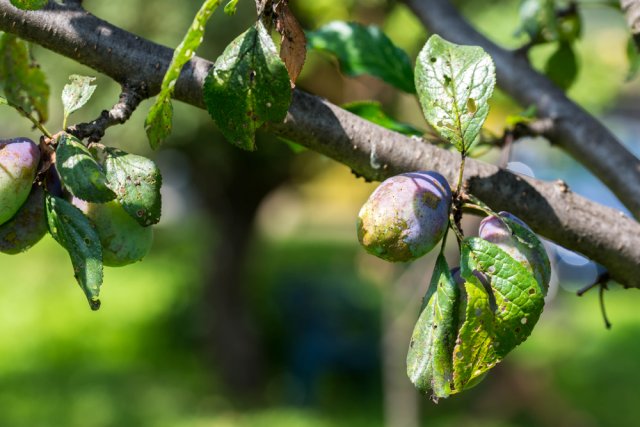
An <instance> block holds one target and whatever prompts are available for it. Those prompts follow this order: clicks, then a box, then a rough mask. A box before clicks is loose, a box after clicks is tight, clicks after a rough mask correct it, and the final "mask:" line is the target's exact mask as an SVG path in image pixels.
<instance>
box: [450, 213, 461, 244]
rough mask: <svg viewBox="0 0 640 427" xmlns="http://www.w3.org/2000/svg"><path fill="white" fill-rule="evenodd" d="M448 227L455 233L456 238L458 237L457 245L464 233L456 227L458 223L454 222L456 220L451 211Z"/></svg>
mask: <svg viewBox="0 0 640 427" xmlns="http://www.w3.org/2000/svg"><path fill="white" fill-rule="evenodd" d="M449 227H450V228H451V229H452V230H453V232H454V233H456V238H457V239H458V245H460V243H461V242H462V241H463V240H464V235H463V234H462V231H460V229H459V228H458V224H456V220H455V217H454V215H453V212H452V213H451V214H449Z"/></svg>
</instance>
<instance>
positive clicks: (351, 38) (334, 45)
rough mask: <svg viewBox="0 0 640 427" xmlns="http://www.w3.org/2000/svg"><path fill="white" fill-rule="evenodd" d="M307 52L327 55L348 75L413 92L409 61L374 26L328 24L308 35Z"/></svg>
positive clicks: (414, 90)
mask: <svg viewBox="0 0 640 427" xmlns="http://www.w3.org/2000/svg"><path fill="white" fill-rule="evenodd" d="M307 43H308V45H309V49H315V50H320V51H325V52H329V53H331V54H333V55H335V56H336V57H337V58H338V61H339V62H340V69H341V70H342V72H343V73H345V74H347V75H348V76H360V75H363V74H370V75H372V76H375V77H378V78H380V79H382V80H384V81H385V82H387V83H389V84H391V85H393V86H395V87H397V88H398V89H400V90H403V91H405V92H408V93H415V92H416V89H415V86H414V81H413V80H414V78H413V70H412V67H411V60H410V59H409V56H408V55H407V54H406V52H405V51H403V50H402V49H400V48H398V47H397V46H395V45H394V44H393V42H392V41H391V40H390V39H389V38H388V37H387V36H386V35H385V34H384V33H383V32H382V31H381V30H380V28H378V27H375V26H369V27H366V26H364V25H361V24H356V23H346V22H341V21H334V22H331V23H329V24H327V25H325V26H324V27H322V28H320V29H318V30H316V31H310V32H307Z"/></svg>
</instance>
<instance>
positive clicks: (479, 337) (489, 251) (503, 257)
mask: <svg viewBox="0 0 640 427" xmlns="http://www.w3.org/2000/svg"><path fill="white" fill-rule="evenodd" d="M460 269H461V270H460V271H461V275H462V277H463V278H464V279H465V280H466V282H465V290H466V294H467V303H466V306H465V307H464V313H465V321H464V323H463V324H462V326H461V327H460V330H459V332H458V339H457V340H456V346H455V348H454V351H453V379H454V386H455V392H456V393H459V392H461V391H463V390H465V389H466V388H469V384H471V383H473V381H474V380H475V379H477V378H479V377H480V376H482V375H483V374H484V373H485V372H486V371H487V370H489V369H490V368H492V367H493V366H495V365H496V364H497V363H499V362H500V361H501V360H502V359H503V358H504V357H505V356H506V355H507V353H509V352H510V351H511V350H513V349H514V348H515V347H516V346H517V345H518V344H520V343H521V342H523V341H524V340H525V339H526V338H527V337H528V336H529V335H530V334H531V331H532V330H533V327H534V326H535V324H536V322H537V321H538V318H539V317H540V314H541V313H542V309H543V307H544V296H543V290H542V289H541V287H540V285H539V284H538V282H537V281H536V280H535V278H534V277H533V275H532V273H531V272H530V271H528V270H527V269H526V268H525V267H523V266H522V265H521V264H520V263H519V262H517V261H516V260H514V259H513V258H512V257H510V256H509V255H508V254H507V253H506V252H504V251H503V250H502V249H500V248H499V247H497V246H496V245H494V244H492V243H489V242H487V241H485V240H483V239H480V238H477V237H472V238H467V239H465V240H464V241H463V243H462V258H461V261H460ZM483 282H484V283H483ZM452 393H453V391H452Z"/></svg>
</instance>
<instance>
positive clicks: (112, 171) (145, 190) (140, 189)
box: [104, 148, 162, 227]
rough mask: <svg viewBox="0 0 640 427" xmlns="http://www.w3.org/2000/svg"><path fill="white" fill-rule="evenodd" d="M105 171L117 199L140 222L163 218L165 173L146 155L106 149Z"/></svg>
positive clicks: (154, 221)
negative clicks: (161, 215)
mask: <svg viewBox="0 0 640 427" xmlns="http://www.w3.org/2000/svg"><path fill="white" fill-rule="evenodd" d="M104 165H105V171H106V174H107V178H108V180H109V186H110V187H111V188H112V189H113V191H114V192H115V193H116V196H117V198H118V202H120V204H121V205H122V207H123V208H124V210H125V211H127V213H128V214H129V215H130V216H131V217H132V218H134V219H135V220H136V221H137V222H138V223H139V224H140V225H141V226H143V227H147V226H149V225H152V224H157V223H158V221H160V213H161V209H162V202H161V197H160V187H161V186H162V176H161V175H160V170H159V169H158V167H157V166H156V164H155V163H154V162H153V161H152V160H149V159H147V158H146V157H142V156H136V155H135V154H129V153H126V152H124V151H122V150H118V149H116V148H107V149H106V160H105V163H104Z"/></svg>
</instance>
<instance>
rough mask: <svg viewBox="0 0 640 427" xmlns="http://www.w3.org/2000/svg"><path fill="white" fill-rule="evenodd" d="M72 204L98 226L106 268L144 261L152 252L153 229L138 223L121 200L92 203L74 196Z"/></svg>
mask: <svg viewBox="0 0 640 427" xmlns="http://www.w3.org/2000/svg"><path fill="white" fill-rule="evenodd" d="M72 203H73V204H74V205H75V206H76V207H77V208H79V209H80V210H81V211H82V212H83V213H84V214H85V215H86V216H87V217H88V218H89V219H90V220H91V222H93V224H94V225H95V227H96V232H97V233H98V236H99V237H100V244H101V246H102V262H103V264H104V265H106V266H109V267H119V266H123V265H127V264H131V263H133V262H136V261H140V260H141V259H142V258H144V256H145V255H146V254H147V253H148V252H149V249H151V243H152V242H153V230H152V228H151V227H142V226H141V225H140V224H138V222H137V221H136V220H135V219H133V218H131V216H129V214H128V213H127V212H126V211H125V210H124V208H123V207H122V206H121V205H120V203H118V202H117V201H115V200H114V201H111V202H108V203H89V202H85V201H84V200H80V199H78V198H76V197H74V198H73V199H72Z"/></svg>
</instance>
